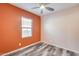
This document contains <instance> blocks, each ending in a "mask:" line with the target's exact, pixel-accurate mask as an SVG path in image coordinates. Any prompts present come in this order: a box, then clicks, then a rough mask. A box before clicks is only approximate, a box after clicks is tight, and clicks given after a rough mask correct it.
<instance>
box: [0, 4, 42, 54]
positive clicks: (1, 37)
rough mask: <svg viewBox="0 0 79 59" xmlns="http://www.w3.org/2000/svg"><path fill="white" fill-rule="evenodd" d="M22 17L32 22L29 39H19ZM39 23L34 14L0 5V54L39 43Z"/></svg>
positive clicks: (7, 5)
mask: <svg viewBox="0 0 79 59" xmlns="http://www.w3.org/2000/svg"><path fill="white" fill-rule="evenodd" d="M22 16H24V17H27V18H31V19H32V21H33V28H32V29H33V33H32V35H33V36H32V37H31V38H23V39H22V38H21V17H22ZM40 21H41V20H40V17H39V16H37V15H35V14H32V13H30V12H28V11H24V10H22V9H20V8H17V7H15V6H12V5H10V4H7V3H6V4H5V3H2V4H1V3H0V54H3V53H7V52H10V51H13V50H15V49H18V48H21V47H24V46H27V45H29V44H32V43H35V42H38V41H40V29H41V28H40ZM19 44H21V46H19Z"/></svg>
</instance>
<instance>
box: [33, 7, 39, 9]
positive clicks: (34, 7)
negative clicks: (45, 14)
mask: <svg viewBox="0 0 79 59" xmlns="http://www.w3.org/2000/svg"><path fill="white" fill-rule="evenodd" d="M37 8H40V7H33V8H32V9H37Z"/></svg>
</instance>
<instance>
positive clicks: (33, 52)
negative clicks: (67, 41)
mask: <svg viewBox="0 0 79 59" xmlns="http://www.w3.org/2000/svg"><path fill="white" fill-rule="evenodd" d="M6 56H78V55H76V54H75V53H74V52H71V51H68V50H64V49H62V48H58V47H55V46H52V45H48V44H45V43H38V44H36V45H33V46H30V47H28V48H24V49H22V50H20V51H17V52H14V53H11V54H8V55H6Z"/></svg>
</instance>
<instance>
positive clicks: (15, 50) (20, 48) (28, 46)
mask: <svg viewBox="0 0 79 59" xmlns="http://www.w3.org/2000/svg"><path fill="white" fill-rule="evenodd" d="M40 42H41V41H38V42H35V43H33V44H30V45H28V46H25V47H22V48H19V49H16V50H13V51H11V52H8V53H4V54H2V55H1V56H5V55H8V54H11V53H14V52H17V51H20V50H22V49H24V48H28V47H29V46H32V45H35V44H38V43H40Z"/></svg>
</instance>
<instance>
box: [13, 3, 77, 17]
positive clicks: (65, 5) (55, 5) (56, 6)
mask: <svg viewBox="0 0 79 59" xmlns="http://www.w3.org/2000/svg"><path fill="white" fill-rule="evenodd" d="M11 4H12V5H14V6H16V7H19V8H22V9H24V10H27V11H29V12H32V13H34V14H36V15H39V16H42V15H47V14H51V13H54V12H57V11H60V10H63V9H66V8H70V7H73V6H76V5H78V4H77V3H49V4H48V5H47V6H49V7H51V8H54V9H55V10H54V11H53V12H50V11H48V10H44V13H43V14H41V13H40V9H32V8H33V7H38V6H39V4H38V3H11Z"/></svg>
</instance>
